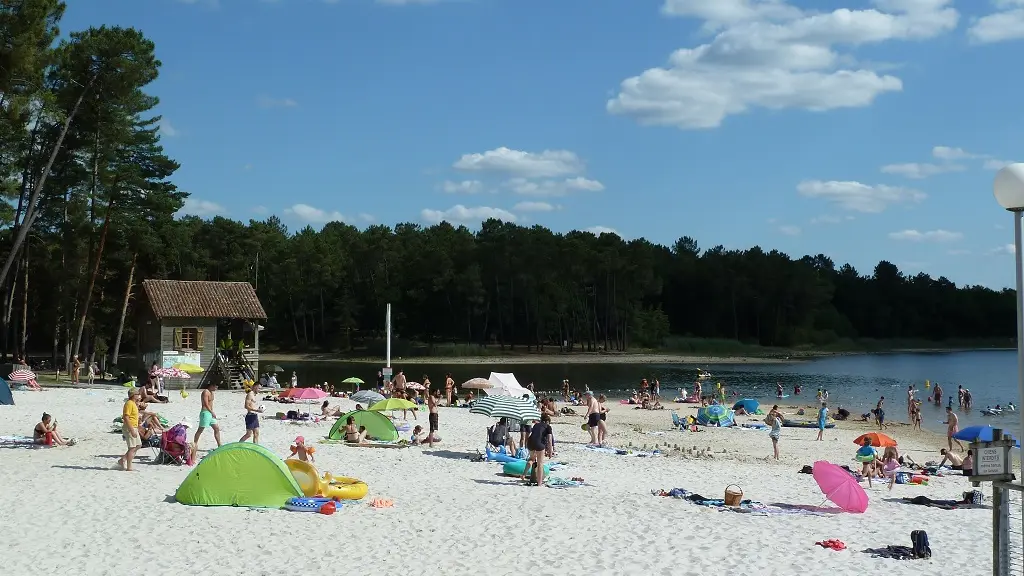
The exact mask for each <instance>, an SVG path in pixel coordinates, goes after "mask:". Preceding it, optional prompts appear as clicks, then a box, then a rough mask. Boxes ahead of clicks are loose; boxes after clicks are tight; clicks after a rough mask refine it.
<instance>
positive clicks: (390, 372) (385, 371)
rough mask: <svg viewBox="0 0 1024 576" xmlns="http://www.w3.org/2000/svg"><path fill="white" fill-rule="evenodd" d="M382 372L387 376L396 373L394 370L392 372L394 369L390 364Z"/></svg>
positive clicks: (389, 376)
mask: <svg viewBox="0 0 1024 576" xmlns="http://www.w3.org/2000/svg"><path fill="white" fill-rule="evenodd" d="M380 373H381V375H382V376H384V377H385V378H391V375H392V374H394V372H392V369H391V367H390V366H388V367H387V368H382V369H381V371H380Z"/></svg>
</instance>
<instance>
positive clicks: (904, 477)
mask: <svg viewBox="0 0 1024 576" xmlns="http://www.w3.org/2000/svg"><path fill="white" fill-rule="evenodd" d="M896 483H897V484H909V483H910V474H907V473H906V472H897V473H896Z"/></svg>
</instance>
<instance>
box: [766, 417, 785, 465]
mask: <svg viewBox="0 0 1024 576" xmlns="http://www.w3.org/2000/svg"><path fill="white" fill-rule="evenodd" d="M768 420H770V421H771V426H772V429H771V431H769V432H768V437H769V438H771V439H772V452H773V453H774V456H775V459H776V460H778V459H779V438H781V437H782V415H781V414H780V413H779V406H778V405H775V406H774V407H772V411H771V412H769V413H768Z"/></svg>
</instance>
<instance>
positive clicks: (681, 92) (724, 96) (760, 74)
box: [607, 0, 959, 129]
mask: <svg viewBox="0 0 1024 576" xmlns="http://www.w3.org/2000/svg"><path fill="white" fill-rule="evenodd" d="M873 3H874V4H875V8H872V9H858V10H850V9H846V8H841V9H837V10H834V11H832V12H826V13H822V12H816V11H813V10H808V11H804V10H801V9H800V8H797V7H795V6H792V5H790V4H787V3H785V2H783V1H782V0H665V2H664V4H663V12H665V13H668V14H672V15H678V16H685V17H692V18H699V19H703V20H704V29H705V31H714V36H713V38H712V39H711V40H709V41H708V42H707V43H706V44H702V45H700V46H697V47H695V48H684V49H681V50H677V51H676V52H674V53H673V54H672V55H671V56H670V57H669V61H668V64H667V65H665V66H664V67H659V68H651V69H649V70H646V71H645V72H643V73H641V74H640V75H639V76H634V77H632V78H627V79H626V80H623V81H622V83H621V85H620V87H619V93H618V95H616V96H615V97H614V98H612V99H611V100H609V101H608V103H607V109H608V111H609V112H610V113H613V114H622V115H628V116H632V117H634V118H635V119H636V120H637V121H638V122H640V123H641V124H647V125H667V126H676V127H678V128H684V129H695V128H715V127H717V126H719V125H720V124H721V123H722V121H723V120H724V119H725V118H726V117H727V116H731V115H736V114H741V113H744V112H747V111H749V110H751V109H754V108H766V109H771V110H781V109H787V108H798V109H804V110H812V111H824V110H832V109H836V108H852V107H864V106H868V105H870V104H871V103H872V102H873V101H874V100H875V98H876V97H877V96H879V95H880V94H884V93H886V92H898V91H900V90H902V89H903V83H902V81H901V80H900V79H899V78H897V77H895V76H891V75H880V74H879V73H878V71H877V70H875V69H871V68H869V67H868V66H867V65H864V64H857V63H855V62H853V59H852V56H851V54H849V53H842V52H840V51H838V50H837V48H836V47H837V46H840V45H842V46H846V47H855V46H859V45H864V44H878V43H881V42H885V41H888V40H916V39H924V38H931V37H935V36H938V35H940V34H942V33H945V32H948V31H950V30H952V29H954V28H955V27H956V24H957V21H958V18H959V14H958V12H957V11H956V10H955V9H954V8H952V6H951V4H952V0H873Z"/></svg>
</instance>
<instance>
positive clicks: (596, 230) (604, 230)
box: [586, 226, 622, 238]
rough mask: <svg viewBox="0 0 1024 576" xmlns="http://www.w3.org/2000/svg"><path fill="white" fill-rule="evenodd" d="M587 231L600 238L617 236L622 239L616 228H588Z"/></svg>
mask: <svg viewBox="0 0 1024 576" xmlns="http://www.w3.org/2000/svg"><path fill="white" fill-rule="evenodd" d="M586 231H587V232H590V233H591V234H594V235H596V236H600V235H601V234H615V235H616V236H619V237H620V238H621V237H622V234H619V231H618V230H616V229H615V228H609V227H607V226H591V227H590V228H587V230H586Z"/></svg>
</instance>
